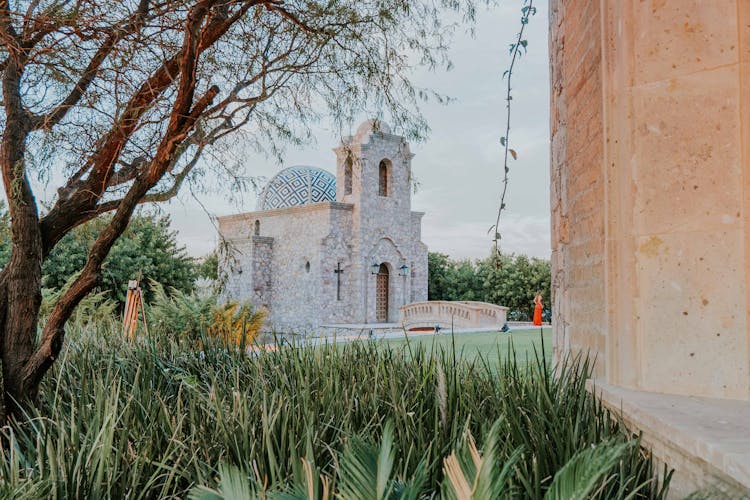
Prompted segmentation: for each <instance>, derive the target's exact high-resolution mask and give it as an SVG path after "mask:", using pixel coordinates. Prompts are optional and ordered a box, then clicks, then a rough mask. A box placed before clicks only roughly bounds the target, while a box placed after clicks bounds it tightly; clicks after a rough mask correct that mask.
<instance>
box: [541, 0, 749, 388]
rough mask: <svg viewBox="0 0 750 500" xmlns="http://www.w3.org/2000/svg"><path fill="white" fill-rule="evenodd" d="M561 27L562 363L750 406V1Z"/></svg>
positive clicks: (555, 120)
mask: <svg viewBox="0 0 750 500" xmlns="http://www.w3.org/2000/svg"><path fill="white" fill-rule="evenodd" d="M600 8H602V9H603V10H600ZM550 30H551V36H550V48H551V70H552V76H551V79H552V81H551V84H552V118H551V119H552V124H551V125H552V162H551V181H552V183H551V196H552V214H553V218H552V225H553V230H552V241H553V253H552V266H553V297H554V298H553V303H554V309H553V310H554V311H555V317H554V318H553V325H554V331H555V338H556V354H557V355H558V356H559V355H561V354H563V353H565V352H568V351H573V352H576V351H580V350H588V349H592V350H593V351H596V352H598V353H599V356H598V368H597V374H598V375H599V376H601V377H603V378H604V379H606V380H607V381H608V382H610V383H613V384H617V385H620V386H624V387H629V388H634V389H643V390H648V391H656V392H665V393H674V394H688V395H700V396H711V397H722V398H734V399H746V400H747V399H750V370H749V369H748V365H749V363H750V341H749V338H748V335H749V334H748V320H749V316H748V315H749V314H750V287H749V286H748V278H749V277H748V273H750V196H749V195H748V193H750V190H749V189H750V2H748V1H746V0H712V1H707V0H706V1H699V0H659V1H656V0H653V1H643V2H599V1H591V0H588V1H584V0H578V1H566V2H563V1H561V0H553V1H552V2H551V9H550Z"/></svg>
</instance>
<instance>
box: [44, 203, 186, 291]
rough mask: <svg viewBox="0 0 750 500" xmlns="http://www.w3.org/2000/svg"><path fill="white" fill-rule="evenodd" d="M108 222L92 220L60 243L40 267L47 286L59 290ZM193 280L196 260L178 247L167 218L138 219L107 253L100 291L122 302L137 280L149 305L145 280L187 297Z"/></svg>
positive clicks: (135, 218) (106, 220)
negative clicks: (178, 291) (140, 283)
mask: <svg viewBox="0 0 750 500" xmlns="http://www.w3.org/2000/svg"><path fill="white" fill-rule="evenodd" d="M108 219H109V218H108V217H102V218H99V219H95V220H93V221H91V222H90V223H88V224H86V225H84V226H80V227H78V228H76V229H75V230H73V231H72V232H71V233H69V234H68V235H66V236H65V238H63V239H62V240H61V241H60V243H59V244H58V245H57V246H56V247H55V249H54V250H53V251H52V252H51V253H50V256H49V258H48V259H47V260H46V261H45V263H44V266H43V267H42V270H43V273H44V277H43V279H42V281H43V283H44V286H45V287H46V288H55V289H60V288H62V286H63V285H64V284H65V282H66V281H67V280H68V279H69V278H70V277H71V276H73V274H75V273H76V272H78V270H79V269H81V267H83V265H84V264H85V262H86V255H87V254H88V251H89V249H90V248H91V246H92V245H93V243H94V241H95V240H96V237H97V236H98V235H99V233H100V232H101V230H102V229H103V228H104V227H105V226H106V225H107V223H108ZM196 277H197V270H196V266H195V263H194V259H193V258H192V257H190V256H189V255H188V254H187V252H186V250H185V247H184V246H180V245H179V244H178V243H177V240H176V232H175V231H173V230H172V229H170V220H169V217H158V216H150V215H142V216H136V217H133V219H132V221H131V222H130V225H129V226H128V228H127V229H126V230H125V232H124V233H123V234H122V236H121V237H120V239H119V240H117V243H115V244H114V246H113V247H112V250H111V251H110V252H109V255H108V256H107V258H106V259H105V261H104V264H103V265H102V280H101V285H100V288H101V289H102V290H104V291H106V292H107V294H108V295H109V297H110V298H112V299H114V300H116V301H118V302H123V303H124V302H125V294H126V291H127V288H128V287H127V285H128V280H132V279H139V280H140V281H141V282H142V285H143V288H144V293H145V298H146V301H149V300H150V298H151V297H152V291H151V289H150V287H149V286H148V280H152V281H155V282H157V283H160V284H161V285H163V286H165V287H169V288H172V289H176V290H180V291H182V292H186V293H189V292H191V291H192V290H193V283H194V281H195V278H196Z"/></svg>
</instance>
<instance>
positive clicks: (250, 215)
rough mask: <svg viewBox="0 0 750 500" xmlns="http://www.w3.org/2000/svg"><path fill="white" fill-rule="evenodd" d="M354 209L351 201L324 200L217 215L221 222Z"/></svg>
mask: <svg viewBox="0 0 750 500" xmlns="http://www.w3.org/2000/svg"><path fill="white" fill-rule="evenodd" d="M328 209H330V210H349V211H351V210H353V209H354V205H353V204H351V203H341V202H339V201H322V202H319V203H308V204H306V205H297V206H295V207H284V208H272V209H270V210H256V211H254V212H245V213H241V214H235V215H225V216H223V217H217V218H216V219H217V220H218V221H220V222H235V221H241V220H246V219H258V218H261V217H268V216H274V215H284V214H298V213H305V212H318V211H322V210H328Z"/></svg>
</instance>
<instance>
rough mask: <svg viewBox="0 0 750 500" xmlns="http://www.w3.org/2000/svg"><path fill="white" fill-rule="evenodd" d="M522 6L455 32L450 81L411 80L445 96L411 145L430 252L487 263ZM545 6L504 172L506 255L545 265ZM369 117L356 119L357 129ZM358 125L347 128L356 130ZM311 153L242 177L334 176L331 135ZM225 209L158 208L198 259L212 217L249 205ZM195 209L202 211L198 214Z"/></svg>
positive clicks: (534, 22) (520, 72)
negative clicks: (296, 171) (291, 171)
mask: <svg viewBox="0 0 750 500" xmlns="http://www.w3.org/2000/svg"><path fill="white" fill-rule="evenodd" d="M521 6H522V2H521V0H505V1H504V2H502V5H501V6H500V7H497V8H495V9H493V10H491V11H487V10H481V11H480V12H479V13H478V16H477V17H478V19H477V21H478V22H477V26H476V31H475V36H474V37H473V38H472V37H471V36H470V35H469V34H468V33H463V31H461V30H460V31H458V32H457V33H456V36H455V39H454V43H453V44H452V49H451V52H450V57H451V59H452V61H453V63H454V65H455V67H454V69H453V70H452V71H450V72H437V73H430V72H420V73H416V74H415V77H414V80H415V82H416V83H417V84H418V85H422V86H427V87H430V88H432V89H433V90H436V91H438V92H440V93H443V94H447V95H449V96H451V97H453V98H455V101H454V102H453V103H451V104H449V105H447V106H445V105H439V104H432V105H425V106H424V107H423V112H424V115H425V116H426V118H427V121H428V124H429V126H430V128H431V129H432V131H431V133H430V135H429V137H428V138H427V140H426V141H424V142H422V143H419V144H412V145H411V148H412V151H413V152H414V153H415V154H416V156H415V158H414V160H413V161H412V167H413V171H414V175H415V176H416V178H417V180H418V181H419V183H420V188H419V190H418V192H417V193H416V194H415V195H414V196H413V198H412V209H413V210H418V211H424V212H426V215H425V217H424V219H423V225H422V239H423V241H424V242H425V243H426V244H427V246H428V247H429V249H430V250H432V251H439V252H443V253H447V254H449V255H451V256H452V257H454V258H465V257H470V258H482V257H485V256H487V255H488V254H489V251H490V248H491V244H492V242H491V236H490V235H489V234H488V233H487V230H488V228H489V227H490V226H491V225H492V224H494V222H495V217H496V211H497V206H498V197H499V193H500V189H501V184H500V178H501V171H502V148H501V145H500V142H499V139H500V137H501V136H502V135H503V134H504V124H505V101H504V99H503V96H504V89H505V81H504V80H503V79H502V78H501V77H502V74H503V71H505V69H506V68H507V66H508V64H509V62H510V57H509V54H508V47H509V44H510V43H512V42H513V41H514V39H515V36H516V34H517V32H518V29H519V26H520V9H521ZM547 19H548V14H547V5H546V2H539V6H538V12H537V14H536V16H534V17H532V18H531V21H530V24H529V25H528V26H527V31H526V35H527V36H526V38H527V39H528V42H529V45H528V53H527V55H526V56H524V57H523V58H522V59H521V61H520V63H519V64H518V65H517V68H516V71H515V74H514V77H513V78H514V89H515V91H514V94H513V101H512V102H513V109H512V111H513V116H512V121H511V133H510V143H511V147H513V148H514V149H515V150H516V151H517V152H518V160H517V161H513V162H512V164H511V172H510V176H511V177H510V184H509V188H508V192H509V193H508V196H507V200H506V204H507V207H508V210H507V211H505V212H504V213H503V222H501V232H502V234H503V240H502V247H503V250H504V251H508V252H516V253H526V254H529V255H533V256H538V257H545V258H548V257H549V253H550V235H549V68H548V43H547ZM365 118H367V117H362V119H363V120H364V119H365ZM356 125H357V124H355V125H354V126H355V127H356ZM314 132H315V135H316V138H317V144H311V145H310V146H308V147H306V148H303V149H297V150H294V149H291V148H290V149H289V150H288V151H287V153H286V155H285V159H284V164H283V165H280V164H278V163H277V162H275V161H274V160H273V159H270V158H266V157H263V156H259V155H253V154H249V155H248V156H247V159H246V165H245V168H246V173H247V174H248V175H252V176H266V177H270V176H272V175H273V174H275V173H276V172H278V171H279V170H280V169H281V168H284V167H287V166H290V165H298V164H305V165H315V166H318V167H321V168H325V169H327V170H330V171H332V172H335V157H334V154H333V152H332V151H331V148H332V147H335V146H336V145H337V142H338V141H337V139H336V135H335V134H334V133H332V132H331V130H330V127H325V125H323V126H321V127H320V128H319V129H317V130H315V131H314ZM244 198H245V199H244V200H243V202H236V203H230V202H228V201H226V198H225V197H223V196H217V195H213V196H198V197H197V199H195V198H193V197H192V196H191V195H190V194H188V193H183V194H181V195H180V197H179V199H177V200H174V201H172V202H170V203H169V204H168V205H167V206H165V207H164V209H165V211H166V212H167V213H169V214H170V215H171V216H172V222H173V227H174V228H175V229H176V230H178V231H179V240H180V241H181V243H182V244H184V245H186V246H187V249H188V251H189V252H190V253H191V254H193V255H196V256H200V255H204V254H206V253H208V252H210V251H211V250H212V249H213V248H214V247H215V245H216V241H217V237H216V230H215V228H214V225H213V223H212V222H211V220H210V217H209V215H208V214H207V213H206V212H208V213H210V214H212V215H227V214H231V213H238V212H244V211H251V210H253V209H254V207H255V201H256V198H255V195H254V194H249V195H247V196H245V197H244ZM201 205H202V206H201Z"/></svg>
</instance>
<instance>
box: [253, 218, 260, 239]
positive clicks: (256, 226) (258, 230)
mask: <svg viewBox="0 0 750 500" xmlns="http://www.w3.org/2000/svg"><path fill="white" fill-rule="evenodd" d="M254 234H255V236H260V221H259V220H256V221H255V230H254Z"/></svg>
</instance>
